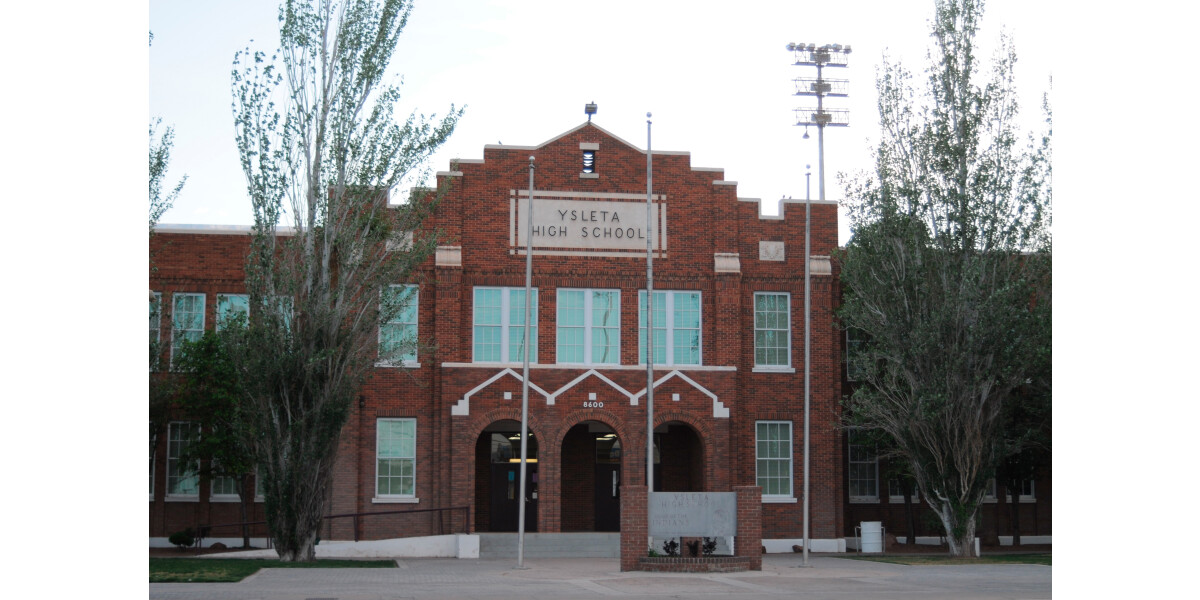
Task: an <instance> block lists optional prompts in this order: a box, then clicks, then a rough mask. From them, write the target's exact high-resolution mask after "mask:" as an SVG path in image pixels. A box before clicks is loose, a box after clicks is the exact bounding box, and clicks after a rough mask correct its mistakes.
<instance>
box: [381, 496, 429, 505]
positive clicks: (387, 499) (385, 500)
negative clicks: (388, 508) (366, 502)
mask: <svg viewBox="0 0 1200 600" xmlns="http://www.w3.org/2000/svg"><path fill="white" fill-rule="evenodd" d="M420 501H421V499H420V498H401V497H398V496H383V497H379V496H376V497H374V498H371V503H372V504H417V503H418V502H420Z"/></svg>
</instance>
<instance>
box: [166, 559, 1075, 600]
mask: <svg viewBox="0 0 1200 600" xmlns="http://www.w3.org/2000/svg"><path fill="white" fill-rule="evenodd" d="M810 562H811V564H812V566H811V567H809V568H801V567H799V566H797V565H799V564H800V557H799V556H798V555H790V554H768V555H766V556H764V557H763V570H762V571H761V572H746V573H725V574H667V573H643V572H631V573H622V572H620V570H619V564H618V562H617V559H615V558H600V559H585V558H539V559H527V560H526V561H525V566H526V567H527V568H526V569H524V570H517V569H515V568H514V567H515V564H516V563H515V560H496V559H475V560H459V559H453V558H414V559H400V560H398V561H397V564H398V565H399V567H400V568H398V569H263V570H262V571H259V572H258V573H256V574H254V575H252V576H250V577H248V578H247V579H245V580H244V581H241V582H239V583H154V584H150V598H151V599H152V600H154V599H161V600H192V599H213V600H226V599H228V600H234V599H237V600H258V599H261V600H400V599H413V600H417V599H425V598H462V599H488V600H494V599H497V598H533V597H537V598H555V599H557V598H606V597H626V598H721V599H722V600H723V599H725V598H730V599H737V600H741V599H747V600H750V599H757V598H771V599H778V598H803V599H809V600H860V599H861V600H883V599H899V600H907V599H912V600H942V599H946V600H949V599H951V598H953V599H955V600H959V599H962V598H979V599H997V600H1000V599H1005V600H1013V599H1043V598H1050V571H1051V568H1050V567H1046V566H1041V565H954V566H920V567H910V566H904V565H894V564H887V563H877V562H869V561H858V560H849V559H845V558H833V557H827V556H813V557H811V559H810Z"/></svg>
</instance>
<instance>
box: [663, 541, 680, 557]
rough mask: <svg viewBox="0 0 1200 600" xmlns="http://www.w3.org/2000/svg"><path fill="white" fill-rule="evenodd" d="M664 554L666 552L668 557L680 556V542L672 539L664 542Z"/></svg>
mask: <svg viewBox="0 0 1200 600" xmlns="http://www.w3.org/2000/svg"><path fill="white" fill-rule="evenodd" d="M663 552H666V553H667V556H679V541H678V540H676V539H675V538H671V539H669V540H667V541H665V542H663Z"/></svg>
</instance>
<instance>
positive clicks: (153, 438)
mask: <svg viewBox="0 0 1200 600" xmlns="http://www.w3.org/2000/svg"><path fill="white" fill-rule="evenodd" d="M150 430H151V431H156V429H155V428H154V427H153V423H151V428H150ZM157 447H158V434H155V433H151V434H150V499H151V500H154V449H155V448H157Z"/></svg>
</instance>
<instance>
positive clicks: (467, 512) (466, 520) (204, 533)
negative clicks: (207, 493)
mask: <svg viewBox="0 0 1200 600" xmlns="http://www.w3.org/2000/svg"><path fill="white" fill-rule="evenodd" d="M458 510H461V511H462V512H463V531H462V533H471V508H470V507H469V506H450V507H446V508H414V509H408V510H384V511H377V512H359V513H345V514H340V515H325V516H323V517H321V519H322V520H325V519H328V520H330V521H332V520H333V519H344V518H352V519H354V541H356V542H357V541H359V535H358V531H359V519H360V518H364V517H374V516H380V515H396V514H415V513H427V512H439V513H441V512H445V511H458ZM266 524H267V522H266V521H239V522H236V523H220V524H216V525H200V526H199V527H198V528H197V533H196V543H197V544H198V545H203V544H204V538H205V537H210V534H211V533H212V530H213V529H217V528H223V527H238V528H241V527H246V526H254V525H266ZM450 527H451V532H450V533H458V532H457V531H454V529H455V528H454V519H453V518H451V519H450ZM444 532H445V527H444V520H443V519H442V518H441V516H440V515H439V517H438V535H444ZM267 540H268V542H267V543H268V547H270V543H271V537H270V536H269V535H268V536H267Z"/></svg>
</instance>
